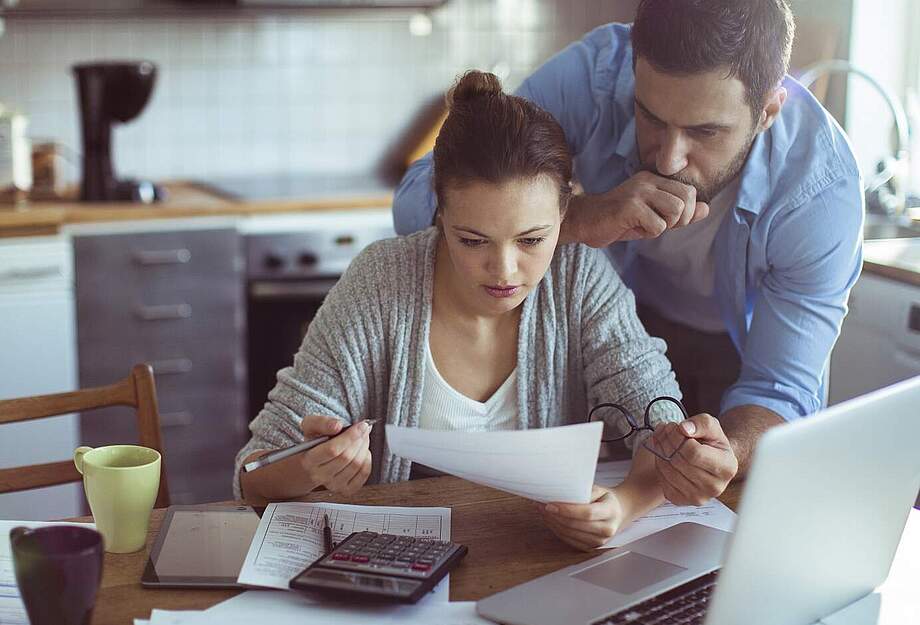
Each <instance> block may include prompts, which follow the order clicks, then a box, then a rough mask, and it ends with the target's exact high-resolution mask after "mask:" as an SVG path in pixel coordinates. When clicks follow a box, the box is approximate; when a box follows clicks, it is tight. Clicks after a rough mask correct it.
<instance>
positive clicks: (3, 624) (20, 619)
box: [0, 521, 96, 625]
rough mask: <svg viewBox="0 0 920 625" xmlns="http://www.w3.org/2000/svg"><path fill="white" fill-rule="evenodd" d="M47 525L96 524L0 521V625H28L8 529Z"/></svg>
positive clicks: (90, 524) (87, 525)
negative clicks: (20, 595) (14, 567)
mask: <svg viewBox="0 0 920 625" xmlns="http://www.w3.org/2000/svg"><path fill="white" fill-rule="evenodd" d="M47 525H79V526H81V527H92V528H95V527H96V526H95V525H94V524H93V523H68V522H57V521H51V522H47V521H0V625H29V617H28V616H26V607H25V605H23V603H22V599H20V597H19V588H18V586H17V585H16V575H15V572H14V571H13V549H12V546H11V545H10V530H11V529H13V528H14V527H45V526H47Z"/></svg>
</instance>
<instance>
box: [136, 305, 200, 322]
mask: <svg viewBox="0 0 920 625" xmlns="http://www.w3.org/2000/svg"><path fill="white" fill-rule="evenodd" d="M135 314H136V315H137V317H138V318H139V319H140V320H141V321H163V320H166V319H188V318H189V317H191V316H192V307H191V306H189V305H188V304H166V305H163V306H139V307H138V308H137V310H136V311H135Z"/></svg>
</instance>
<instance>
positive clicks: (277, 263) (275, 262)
mask: <svg viewBox="0 0 920 625" xmlns="http://www.w3.org/2000/svg"><path fill="white" fill-rule="evenodd" d="M283 265H284V258H282V257H281V256H278V255H277V254H268V255H266V256H265V266H266V267H267V268H268V269H280V268H281V267H282V266H283Z"/></svg>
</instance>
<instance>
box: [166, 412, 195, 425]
mask: <svg viewBox="0 0 920 625" xmlns="http://www.w3.org/2000/svg"><path fill="white" fill-rule="evenodd" d="M194 420H195V417H194V415H192V413H191V412H189V411H188V410H178V411H176V412H164V413H162V414H161V415H160V427H164V428H172V427H181V426H186V425H191V424H192V421H194Z"/></svg>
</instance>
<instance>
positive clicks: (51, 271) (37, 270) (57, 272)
mask: <svg viewBox="0 0 920 625" xmlns="http://www.w3.org/2000/svg"><path fill="white" fill-rule="evenodd" d="M63 276H64V271H63V270H62V269H61V268H60V267H59V266H58V265H47V266H45V267H28V268H25V269H11V270H9V271H4V272H2V273H0V280H34V279H35V278H61V277H63Z"/></svg>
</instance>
